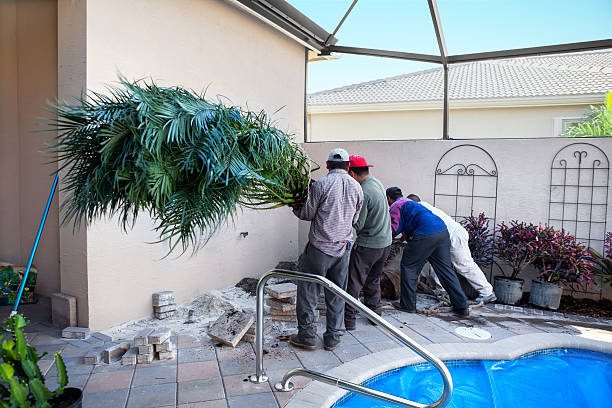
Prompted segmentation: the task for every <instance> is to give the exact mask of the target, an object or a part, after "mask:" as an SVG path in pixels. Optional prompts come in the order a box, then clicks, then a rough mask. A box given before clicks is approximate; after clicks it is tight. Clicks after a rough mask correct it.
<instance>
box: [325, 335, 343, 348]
mask: <svg viewBox="0 0 612 408" xmlns="http://www.w3.org/2000/svg"><path fill="white" fill-rule="evenodd" d="M340 343H341V340H340V339H339V338H329V339H325V341H324V342H323V348H324V349H325V350H327V351H334V350H335V349H336V347H338V346H339V345H340Z"/></svg>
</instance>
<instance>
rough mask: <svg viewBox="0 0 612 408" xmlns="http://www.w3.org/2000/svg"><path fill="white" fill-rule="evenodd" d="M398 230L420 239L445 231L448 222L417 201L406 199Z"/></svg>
mask: <svg viewBox="0 0 612 408" xmlns="http://www.w3.org/2000/svg"><path fill="white" fill-rule="evenodd" d="M397 230H398V231H397V232H402V233H404V234H405V236H406V237H408V238H409V239H419V238H424V237H427V236H429V235H433V234H436V233H438V232H442V231H445V230H446V224H444V221H442V220H441V219H440V217H438V216H437V215H435V214H434V213H432V212H431V211H430V210H429V209H427V208H426V207H425V206H423V205H421V204H419V203H417V202H415V201H406V203H404V205H403V206H402V208H401V210H400V224H399V227H398V229H397Z"/></svg>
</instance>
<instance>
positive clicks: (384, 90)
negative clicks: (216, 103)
mask: <svg viewBox="0 0 612 408" xmlns="http://www.w3.org/2000/svg"><path fill="white" fill-rule="evenodd" d="M606 91H612V50H605V51H603V52H602V51H599V52H597V51H594V52H582V53H573V54H564V55H552V56H541V57H521V58H513V59H500V60H490V61H477V62H470V63H463V64H456V65H451V66H450V67H449V97H450V99H455V100H457V99H461V100H470V99H471V100H478V99H504V98H526V97H551V96H563V95H588V94H598V93H604V92H606ZM442 97H443V79H442V68H441V67H439V68H434V69H429V70H426V71H419V72H413V73H410V74H404V75H399V76H394V77H390V78H383V79H378V80H374V81H369V82H364V83H359V84H354V85H349V86H344V87H341V88H335V89H330V90H326V91H321V92H316V93H312V94H310V95H308V105H310V106H329V105H347V104H372V103H398V102H422V101H435V100H442Z"/></svg>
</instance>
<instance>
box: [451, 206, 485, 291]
mask: <svg viewBox="0 0 612 408" xmlns="http://www.w3.org/2000/svg"><path fill="white" fill-rule="evenodd" d="M460 224H461V225H462V226H463V227H464V228H465V229H466V231H467V233H468V235H469V237H470V239H469V241H468V246H469V248H470V253H471V254H472V258H473V259H474V262H476V263H477V264H478V265H479V266H481V267H488V266H490V265H491V264H492V263H493V233H492V232H491V230H490V229H489V219H488V218H487V217H486V216H485V214H484V213H480V214H478V217H475V216H473V215H470V216H469V217H465V218H464V219H463V220H461V222H460ZM457 277H458V278H459V282H460V283H461V287H462V289H463V291H464V292H465V294H466V296H467V297H468V298H469V299H475V298H476V297H478V296H479V293H478V291H477V290H476V289H474V287H473V286H472V285H470V283H469V282H468V281H467V279H465V278H464V277H463V276H461V275H457Z"/></svg>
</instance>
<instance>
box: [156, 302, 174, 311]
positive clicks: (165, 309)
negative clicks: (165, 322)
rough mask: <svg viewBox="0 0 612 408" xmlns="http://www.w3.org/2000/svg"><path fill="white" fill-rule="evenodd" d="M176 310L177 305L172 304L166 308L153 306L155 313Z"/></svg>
mask: <svg viewBox="0 0 612 408" xmlns="http://www.w3.org/2000/svg"><path fill="white" fill-rule="evenodd" d="M175 310H176V303H170V304H168V305H165V306H153V311H154V312H155V313H166V312H173V311H175Z"/></svg>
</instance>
